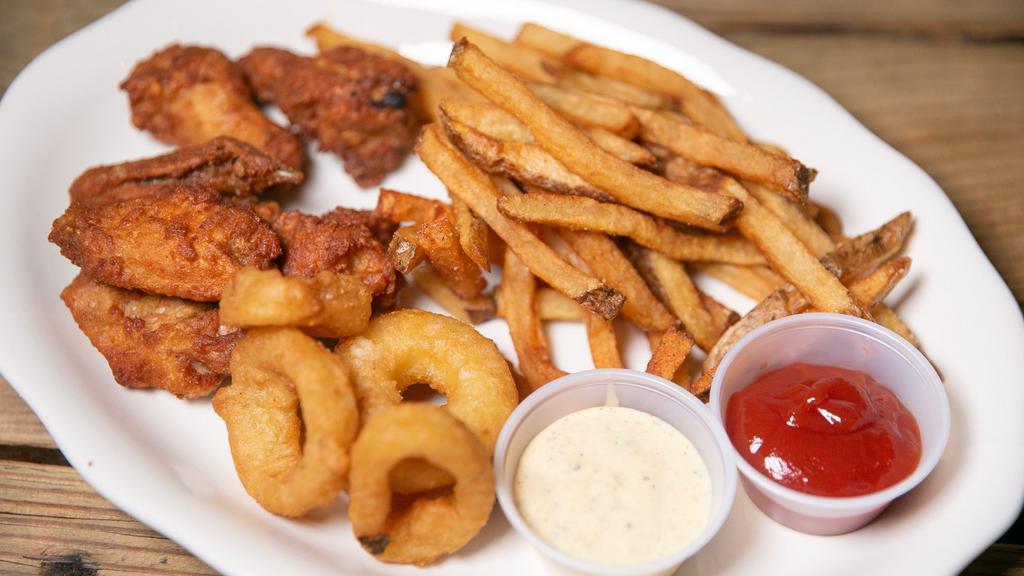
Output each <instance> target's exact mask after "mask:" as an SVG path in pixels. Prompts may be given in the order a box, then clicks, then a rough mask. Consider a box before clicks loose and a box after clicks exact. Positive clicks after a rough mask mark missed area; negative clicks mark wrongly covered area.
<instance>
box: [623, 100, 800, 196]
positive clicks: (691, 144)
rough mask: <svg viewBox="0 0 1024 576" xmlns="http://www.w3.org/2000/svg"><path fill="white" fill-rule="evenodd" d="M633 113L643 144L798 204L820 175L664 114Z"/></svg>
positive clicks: (770, 153)
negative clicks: (776, 192)
mask: <svg viewBox="0 0 1024 576" xmlns="http://www.w3.org/2000/svg"><path fill="white" fill-rule="evenodd" d="M632 111H633V113H634V114H635V117H636V118H639V119H640V124H641V126H642V132H641V138H642V139H643V140H645V141H647V142H653V143H654V144H658V145H659V146H663V147H665V148H667V149H668V150H671V151H672V152H675V153H676V154H679V155H680V156H683V157H685V158H689V159H690V160H692V161H694V162H697V163H698V164H702V165H704V166H712V167H714V168H719V169H721V170H723V171H725V172H729V173H730V174H733V175H735V176H737V177H739V178H746V179H748V180H753V181H755V182H758V183H760V184H764V185H765V186H769V187H771V188H773V189H776V190H781V191H782V192H785V193H786V194H788V195H789V196H790V197H792V198H793V199H794V200H796V201H798V202H801V203H803V202H806V201H807V190H808V187H809V186H810V183H811V181H812V180H814V176H815V174H817V172H816V171H815V170H813V169H810V168H807V167H806V166H804V165H803V164H801V163H800V162H799V161H797V160H794V159H793V158H790V157H788V156H784V155H781V154H776V153H773V152H769V151H768V150H765V149H764V148H762V147H760V146H757V145H754V144H750V143H748V142H746V141H740V140H733V139H730V138H726V137H723V136H719V135H718V134H715V133H714V132H712V131H711V130H709V129H707V128H703V127H701V126H694V125H693V124H691V123H688V122H684V121H682V120H679V119H677V118H676V117H674V116H672V115H671V114H668V113H665V112H659V111H656V110H647V109H644V108H640V107H637V106H634V107H632Z"/></svg>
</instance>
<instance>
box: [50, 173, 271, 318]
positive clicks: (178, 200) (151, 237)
mask: <svg viewBox="0 0 1024 576" xmlns="http://www.w3.org/2000/svg"><path fill="white" fill-rule="evenodd" d="M50 242H53V243H54V244H56V245H57V246H59V247H60V251H61V254H63V255H64V256H65V257H66V258H68V259H69V260H71V261H72V262H73V263H75V264H76V265H78V266H80V267H81V268H82V271H83V272H85V273H86V274H88V275H89V276H91V277H93V278H95V279H96V280H99V281H100V282H104V283H106V284H111V285H114V286H118V287H120V288H128V289H136V290H142V291H144V292H151V293H155V294H163V295H166V296H176V297H179V298H188V299H190V300H200V301H215V300H218V299H220V294H221V291H222V290H223V288H224V286H225V285H226V284H227V283H228V281H230V280H231V278H232V277H233V276H234V274H235V272H236V271H238V270H239V269H241V268H243V267H245V266H256V267H258V268H269V267H270V266H271V265H272V263H273V261H274V259H275V258H277V256H278V255H279V254H280V253H281V245H280V242H279V241H278V238H277V236H276V235H275V234H274V232H273V231H272V230H271V229H270V227H269V226H268V225H267V224H266V223H265V222H263V221H262V220H261V219H260V218H259V217H258V216H257V215H256V214H255V212H253V210H252V209H250V208H247V207H244V206H236V205H229V204H226V203H224V202H221V200H220V196H219V195H218V194H217V193H216V192H213V191H211V190H209V189H206V188H200V187H196V186H186V185H178V186H176V187H173V188H171V187H169V189H168V190H167V191H164V192H161V193H159V194H153V195H150V196H145V197H140V198H132V199H128V200H122V201H119V202H114V203H111V204H101V205H98V206H83V205H77V204H72V205H71V206H70V207H68V209H67V210H66V211H65V212H64V214H63V215H62V216H60V217H59V218H57V220H55V221H54V223H53V229H52V230H51V231H50Z"/></svg>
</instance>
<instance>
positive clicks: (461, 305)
mask: <svg viewBox="0 0 1024 576" xmlns="http://www.w3.org/2000/svg"><path fill="white" fill-rule="evenodd" d="M412 283H413V285H414V286H416V287H417V288H419V289H420V291H421V292H423V293H424V294H426V295H427V296H428V297H430V299H431V300H433V301H434V302H437V303H438V304H439V305H440V306H441V307H442V308H444V309H445V310H447V311H448V312H449V313H451V315H452V316H455V317H456V318H458V319H459V320H462V321H463V322H469V323H470V324H480V323H482V322H486V321H488V320H490V319H491V318H494V316H495V315H496V314H497V308H496V306H495V304H494V298H492V297H491V296H488V295H486V294H481V295H479V296H477V297H476V298H470V299H466V298H462V297H461V296H459V295H458V294H456V293H455V291H454V290H452V289H451V287H450V286H449V285H448V282H447V281H445V279H444V278H443V277H441V275H440V274H438V273H437V270H434V268H433V267H432V266H421V267H420V268H418V269H416V270H415V271H414V272H413V273H412ZM559 295H560V294H559ZM560 296H561V295H560ZM566 300H567V301H569V302H570V303H571V304H572V305H573V306H576V308H577V309H579V306H577V305H576V303H575V302H572V301H570V300H568V299H566Z"/></svg>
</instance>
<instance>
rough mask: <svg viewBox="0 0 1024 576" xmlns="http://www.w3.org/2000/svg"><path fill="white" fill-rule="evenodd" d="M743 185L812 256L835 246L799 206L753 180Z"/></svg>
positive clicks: (818, 255)
mask: <svg viewBox="0 0 1024 576" xmlns="http://www.w3.org/2000/svg"><path fill="white" fill-rule="evenodd" d="M743 186H744V187H745V188H746V189H747V191H748V192H750V195H751V196H753V197H754V198H757V201H758V202H760V203H761V204H763V205H764V207H765V208H767V209H768V210H769V211H770V212H771V213H772V214H775V217H776V218H778V219H779V220H781V221H782V223H783V224H785V225H786V227H787V228H789V230H790V231H791V232H793V235H794V236H796V237H797V238H798V239H799V240H800V241H801V242H803V243H804V246H807V249H808V250H810V251H811V254H813V255H814V257H816V258H821V257H822V256H824V255H825V254H827V253H828V251H829V250H831V249H832V248H835V243H834V242H833V241H832V239H831V238H830V237H829V235H828V234H826V233H825V231H824V230H822V229H821V227H820V226H818V225H817V224H816V223H815V222H814V220H812V219H810V218H808V217H807V216H806V215H805V214H804V211H803V210H802V209H801V208H800V206H797V205H796V204H794V203H793V202H790V201H789V200H787V199H786V198H783V197H782V196H781V195H779V194H776V193H775V192H773V191H771V190H769V189H767V188H765V187H764V186H761V185H760V184H757V183H755V182H744V183H743Z"/></svg>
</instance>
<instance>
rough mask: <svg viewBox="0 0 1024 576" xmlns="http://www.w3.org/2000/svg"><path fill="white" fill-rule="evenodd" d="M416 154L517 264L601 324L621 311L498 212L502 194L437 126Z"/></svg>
mask: <svg viewBox="0 0 1024 576" xmlns="http://www.w3.org/2000/svg"><path fill="white" fill-rule="evenodd" d="M416 153H417V154H418V155H419V157H420V158H421V159H422V160H423V162H424V164H426V165H427V167H428V168H429V169H430V170H431V171H432V172H433V173H434V174H436V175H437V176H438V177H439V178H440V179H441V181H442V182H444V184H445V186H447V187H448V191H449V193H451V194H452V196H454V197H456V198H459V199H460V200H462V201H463V202H465V203H466V205H468V206H469V207H470V209H471V210H473V213H475V214H476V215H477V216H479V217H480V218H482V219H483V220H484V221H485V222H487V225H488V226H490V227H491V229H492V230H494V232H495V233H496V234H497V235H498V236H499V237H500V238H501V239H502V240H504V241H505V244H507V245H508V246H509V247H510V248H511V249H512V250H513V251H514V252H515V254H516V255H517V256H518V257H519V258H521V259H522V262H523V264H525V265H526V266H527V268H529V269H530V271H531V272H532V273H534V274H536V275H537V276H538V277H539V278H541V279H542V280H544V281H545V282H547V283H548V285H549V286H551V287H552V288H555V289H557V290H559V291H561V292H562V293H563V294H565V295H566V296H569V297H570V298H572V299H573V300H575V301H576V302H578V303H579V304H580V305H581V306H583V307H584V308H587V309H588V310H591V311H593V312H597V313H598V314H600V315H601V316H602V317H604V318H608V319H611V318H614V317H615V315H616V314H618V312H619V309H620V308H621V307H622V301H623V299H624V298H623V296H622V294H621V293H619V292H616V291H615V290H612V289H611V288H608V287H607V286H605V285H604V284H603V283H601V282H600V281H599V280H597V279H596V278H594V277H592V276H588V275H586V274H584V273H582V272H580V271H579V270H577V269H576V268H573V267H572V266H570V265H569V264H567V263H566V262H565V261H564V260H562V259H561V258H559V257H558V256H557V255H556V254H555V253H554V252H552V251H551V249H550V248H548V247H547V245H545V244H544V243H543V242H541V241H540V239H539V238H537V237H536V236H534V234H533V232H531V231H530V230H529V229H528V228H527V227H526V226H524V225H523V224H520V223H518V222H515V221H512V220H509V219H508V218H506V217H505V216H504V215H502V214H501V212H499V211H498V198H499V196H501V192H499V191H498V189H497V188H496V187H495V185H494V183H493V182H491V179H490V178H489V177H488V176H487V175H486V174H484V173H483V172H481V171H480V170H479V169H478V168H477V167H476V166H474V165H473V164H471V163H470V162H469V161H468V160H466V158H465V157H464V156H462V155H461V154H460V153H459V152H458V150H456V149H455V148H454V147H453V146H452V145H451V144H450V143H448V141H447V140H446V139H445V137H444V135H443V134H442V133H441V130H440V128H438V127H437V125H430V126H427V127H425V128H424V129H423V132H422V133H421V134H420V139H419V141H418V142H417V143H416Z"/></svg>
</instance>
